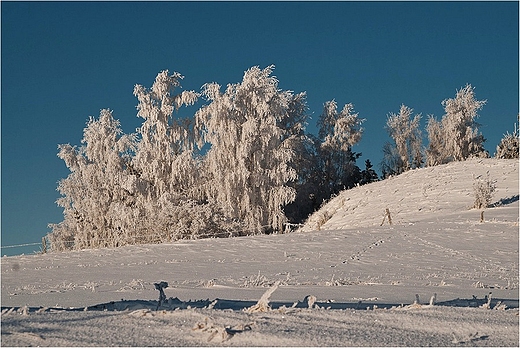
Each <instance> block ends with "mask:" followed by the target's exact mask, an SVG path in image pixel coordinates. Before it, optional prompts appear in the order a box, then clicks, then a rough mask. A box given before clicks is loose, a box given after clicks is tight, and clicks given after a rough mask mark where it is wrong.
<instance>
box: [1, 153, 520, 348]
mask: <svg viewBox="0 0 520 348" xmlns="http://www.w3.org/2000/svg"><path fill="white" fill-rule="evenodd" d="M488 172H489V176H490V178H491V179H495V180H497V192H496V193H495V196H494V201H496V202H497V204H495V207H493V208H488V209H486V210H485V213H484V218H485V221H484V222H480V211H478V210H475V209H469V207H471V206H472V205H473V200H474V198H473V188H472V185H473V181H474V178H475V177H477V176H479V175H486V173H488ZM386 208H388V209H389V210H390V212H391V216H392V220H393V224H392V225H389V224H388V221H385V222H384V224H383V225H382V226H380V225H381V222H382V221H383V212H384V211H385V209H386ZM518 209H519V202H518V161H516V160H495V159H486V160H471V161H467V162H461V163H451V164H448V165H444V166H439V167H433V168H424V169H419V170H414V171H410V172H407V173H404V174H402V175H400V176H397V177H394V178H391V179H388V180H385V181H382V182H377V183H373V184H370V185H366V186H362V187H358V188H355V189H352V190H349V191H345V192H342V193H341V194H340V195H338V196H337V197H336V198H335V199H333V200H331V201H330V202H329V203H328V204H326V205H325V206H324V207H323V208H322V210H320V211H319V212H317V213H316V214H314V215H313V216H312V217H310V218H309V221H308V222H307V224H306V225H305V226H304V227H303V228H302V229H301V230H300V231H298V232H294V233H290V234H285V235H269V236H267V235H262V236H253V237H241V238H231V239H206V240H194V241H179V242H176V243H171V244H162V245H140V246H130V247H124V248H119V249H101V250H82V251H74V252H67V253H56V254H53V253H50V254H45V255H22V256H16V257H3V258H2V259H1V266H2V294H1V296H2V297H1V300H2V309H3V311H2V337H1V338H2V345H141V346H142V345H170V346H171V345H220V344H223V345H267V346H270V345H271V346H272V345H285V346H290V345H293V346H294V345H311V346H315V345H336V346H337V345H340V346H341V345H356V346H358V345H394V346H395V345H439V346H445V345H461V344H462V345H465V344H470V345H486V346H489V345H495V346H511V345H518V318H519V317H518V297H519V296H518V288H519V286H518V272H519V269H518V256H519V255H518V250H519V248H518V241H519V239H518ZM161 280H162V281H167V282H168V283H169V287H168V288H166V289H165V294H166V297H167V298H168V300H167V301H166V302H164V303H163V304H162V305H161V306H160V308H159V309H160V310H159V311H156V309H157V306H158V301H157V300H158V294H159V292H158V291H157V290H156V289H155V287H154V283H156V282H158V281H161ZM276 282H278V284H279V287H278V288H277V289H276V291H274V293H273V294H272V295H271V297H270V301H271V306H272V309H273V311H270V312H267V313H245V312H243V311H242V309H244V308H247V307H250V306H252V305H254V304H255V303H256V302H257V301H258V300H259V299H260V297H261V296H262V294H263V293H264V292H265V291H266V290H267V289H268V287H270V286H273V285H274V284H275V283H276ZM490 292H491V293H492V295H491V296H489V295H488V294H489V293H490ZM416 294H417V295H418V296H419V303H420V304H423V305H424V304H428V303H429V301H430V298H431V297H432V296H434V294H436V299H435V305H434V306H433V307H429V306H423V307H422V308H418V307H419V306H412V307H407V306H406V305H409V304H412V303H413V302H414V300H415V299H416ZM308 295H312V296H315V297H316V304H317V305H318V306H319V307H321V308H322V309H317V308H312V309H309V308H307V307H308V300H304V298H305V297H306V296H308ZM486 296H489V297H487V298H486ZM216 299H217V300H216ZM215 300H216V302H215ZM488 300H489V307H491V308H497V309H498V308H509V309H508V310H505V311H503V310H489V309H485V308H478V307H486V304H487V303H488ZM293 303H297V305H296V308H291V306H292V305H293ZM403 305H404V306H403ZM24 306H27V307H24ZM283 306H285V309H284V307H283ZM374 306H376V307H377V308H380V309H376V310H374ZM13 307H14V309H13V310H12V311H11V310H10V309H11V308H13ZM41 307H44V308H41ZM70 307H73V309H69V308H70ZM204 307H205V308H204ZM208 307H213V309H209V308H208ZM392 307H393V309H390V308H392ZM188 308H189V309H188ZM324 308H330V309H328V310H327V309H324ZM367 308H369V309H370V310H366V309H367ZM381 308H388V309H381ZM511 308H512V309H511ZM65 309H67V310H65ZM84 309H85V310H86V311H84ZM174 309H182V310H178V311H175V310H174ZM100 310H105V311H100ZM38 311H39V313H37V312H38ZM17 312H20V313H22V314H19V313H17ZM24 313H25V314H26V315H24ZM206 318H207V319H206ZM194 326H195V330H193V329H192V328H193V327H194ZM226 326H230V327H229V328H228V330H227V331H226V329H225V327H226ZM137 327H139V330H136V328H137ZM233 330H234V331H233Z"/></svg>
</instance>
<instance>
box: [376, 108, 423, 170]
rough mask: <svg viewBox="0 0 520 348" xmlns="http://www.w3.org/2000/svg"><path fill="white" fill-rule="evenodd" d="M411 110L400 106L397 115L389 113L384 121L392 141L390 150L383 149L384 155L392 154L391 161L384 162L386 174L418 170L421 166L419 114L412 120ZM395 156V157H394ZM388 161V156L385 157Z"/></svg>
mask: <svg viewBox="0 0 520 348" xmlns="http://www.w3.org/2000/svg"><path fill="white" fill-rule="evenodd" d="M412 114H413V109H411V108H409V107H407V106H406V105H404V104H403V105H401V109H400V110H399V114H394V113H391V114H390V115H389V116H388V118H387V121H386V129H387V131H388V134H389V135H390V137H391V138H392V139H393V141H394V144H388V145H385V146H387V147H388V146H392V147H394V148H395V151H394V150H392V149H384V152H385V154H387V153H388V154H392V155H391V156H390V157H391V160H389V161H388V162H384V164H383V167H384V169H385V171H386V172H392V173H394V174H400V173H403V172H405V171H407V170H410V169H414V168H420V167H421V166H422V164H423V154H422V138H421V137H422V136H421V130H420V129H419V122H420V120H421V114H418V115H415V117H413V118H412ZM394 154H396V155H397V156H395V155H394ZM385 159H388V156H385Z"/></svg>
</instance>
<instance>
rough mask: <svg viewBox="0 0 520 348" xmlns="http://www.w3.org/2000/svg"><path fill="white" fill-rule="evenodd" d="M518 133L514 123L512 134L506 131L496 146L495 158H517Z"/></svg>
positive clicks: (519, 134)
mask: <svg viewBox="0 0 520 348" xmlns="http://www.w3.org/2000/svg"><path fill="white" fill-rule="evenodd" d="M519 136H520V133H519V131H518V129H517V128H516V125H515V131H514V132H513V134H509V132H507V133H506V134H504V137H503V138H502V140H500V143H499V144H498V146H497V152H496V158H501V159H514V158H518V143H519V140H520V138H519Z"/></svg>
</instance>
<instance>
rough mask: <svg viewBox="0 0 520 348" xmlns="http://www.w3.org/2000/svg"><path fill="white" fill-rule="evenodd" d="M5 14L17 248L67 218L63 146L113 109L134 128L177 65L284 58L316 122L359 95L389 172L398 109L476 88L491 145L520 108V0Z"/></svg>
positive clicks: (288, 84)
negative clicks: (142, 103)
mask: <svg viewBox="0 0 520 348" xmlns="http://www.w3.org/2000/svg"><path fill="white" fill-rule="evenodd" d="M1 21H2V22H1V26H2V27H1V29H2V31H1V35H2V40H1V49H2V51H1V53H2V55H1V64H2V74H1V79H2V85H1V88H2V95H1V97H2V99H1V100H2V101H1V102H2V109H1V121H2V123H1V139H2V141H1V142H2V144H1V145H2V158H1V160H2V167H1V175H2V177H1V178H2V191H1V194H2V200H1V203H2V210H1V212H2V216H1V219H2V225H1V227H2V231H1V237H2V245H4V246H5V245H12V244H19V243H30V242H39V241H41V237H42V236H44V235H45V234H46V233H48V232H49V229H48V228H47V224H48V223H57V222H60V221H61V220H62V211H61V209H60V208H59V207H57V206H56V204H55V201H56V199H57V198H58V197H59V194H58V192H57V191H56V187H57V181H58V180H59V179H61V178H64V177H66V176H67V175H68V170H67V168H66V167H65V165H64V163H63V161H61V160H60V159H59V158H58V157H57V156H56V154H57V146H58V144H64V143H70V144H73V145H79V144H80V140H81V138H82V132H83V128H84V126H85V123H86V121H87V119H88V117H89V116H96V117H97V116H98V115H99V111H100V110H101V109H103V108H110V109H112V110H113V111H114V116H115V117H116V118H117V119H119V120H120V121H121V123H122V127H123V129H124V131H125V132H127V133H130V132H133V131H134V130H135V128H136V127H138V126H139V119H138V118H137V117H136V110H135V106H136V104H137V101H136V99H135V98H134V96H133V95H132V91H133V86H134V85H135V84H137V83H139V84H143V85H145V86H147V87H149V86H151V84H152V82H153V80H154V79H155V76H156V75H157V73H158V72H159V71H161V70H164V69H169V70H170V71H178V72H180V73H181V74H183V75H184V76H185V79H184V81H183V87H184V89H195V90H199V89H200V87H201V86H202V85H203V84H204V83H206V82H213V81H214V82H218V83H219V84H221V85H223V86H225V85H226V84H228V83H235V82H239V81H240V80H241V78H242V75H243V72H244V71H245V70H246V69H248V68H249V67H251V66H255V65H259V66H260V67H261V68H264V67H266V66H267V65H270V64H275V65H276V69H275V75H276V76H277V77H278V79H279V81H280V83H279V87H280V88H282V89H289V90H293V91H295V92H300V91H306V92H307V95H308V104H309V107H310V113H311V114H312V117H313V122H315V121H316V118H317V117H318V115H319V114H320V112H321V110H322V106H323V103H324V102H325V101H328V100H331V99H336V101H337V102H338V104H339V108H342V107H343V105H344V104H345V103H353V104H354V108H355V111H357V112H359V115H360V117H362V118H365V119H366V122H365V124H364V127H365V134H364V138H363V140H362V141H361V143H359V144H358V145H356V146H355V147H354V151H356V152H362V153H363V157H362V158H361V159H360V161H359V163H358V164H359V166H360V167H363V162H364V160H365V159H367V158H368V159H370V160H371V161H372V163H374V164H375V165H376V169H377V170H378V171H379V168H378V167H377V164H378V163H379V162H380V161H381V158H382V152H381V149H382V147H383V144H384V143H385V142H386V141H388V140H389V138H388V136H387V134H386V132H385V130H384V125H385V120H386V117H387V115H388V113H390V112H394V113H397V112H398V111H399V107H400V105H401V104H403V103H404V104H405V105H407V106H409V107H411V108H413V109H414V110H415V112H416V113H422V115H423V116H424V117H423V124H424V123H425V121H426V116H427V115H428V114H434V115H435V116H437V117H439V118H440V117H441V116H442V114H443V111H444V110H443V108H442V105H441V101H442V100H444V99H446V98H453V97H454V96H455V93H456V90H457V89H460V88H461V87H463V86H464V85H465V84H466V83H470V84H472V85H473V86H474V87H475V88H476V96H477V99H487V100H488V103H487V105H486V106H485V107H484V108H483V109H482V110H481V112H480V118H479V122H480V123H481V124H482V125H483V127H482V128H481V130H482V133H483V134H484V136H485V137H486V138H487V142H486V149H487V150H489V151H490V152H491V154H493V153H494V152H495V148H496V145H497V144H498V142H499V140H500V139H501V137H502V135H503V134H504V133H505V132H506V131H509V132H512V130H513V127H514V123H515V122H516V116H517V114H518V111H519V102H518V93H519V91H518V87H519V86H518V53H519V45H518V2H495V1H492V2H328V3H323V2H283V3H281V2H227V3H220V2H154V3H141V2H5V1H2V2H1ZM194 112H195V109H194V108H191V109H189V108H186V109H184V110H183V111H182V112H181V113H180V114H181V115H183V116H190V115H193V114H194ZM309 130H310V131H311V132H314V131H315V130H314V128H313V125H312V123H311V125H310V127H309ZM35 249H38V247H30V248H26V249H23V248H21V249H2V254H8V255H10V254H13V253H21V252H25V253H30V252H32V251H33V250H35Z"/></svg>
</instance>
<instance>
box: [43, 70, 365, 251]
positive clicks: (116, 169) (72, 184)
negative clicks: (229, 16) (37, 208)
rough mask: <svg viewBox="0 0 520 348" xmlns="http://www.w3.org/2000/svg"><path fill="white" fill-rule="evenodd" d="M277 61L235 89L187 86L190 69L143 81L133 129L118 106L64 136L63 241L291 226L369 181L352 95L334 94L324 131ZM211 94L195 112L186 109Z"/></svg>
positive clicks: (95, 242) (151, 238)
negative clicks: (362, 176) (183, 84)
mask: <svg viewBox="0 0 520 348" xmlns="http://www.w3.org/2000/svg"><path fill="white" fill-rule="evenodd" d="M273 69H274V67H273V66H269V67H267V68H265V69H260V68H259V67H252V68H250V69H249V70H247V71H246V72H245V73H244V76H243V79H242V82H240V83H236V84H230V85H228V86H227V88H226V89H225V91H222V89H221V86H219V85H218V84H216V83H208V84H205V85H204V86H203V87H202V89H201V92H195V91H182V92H180V93H176V92H175V91H176V89H178V88H180V81H181V80H182V78H183V76H181V75H180V74H179V73H173V74H172V75H170V74H169V72H168V71H163V72H161V73H159V74H158V76H157V77H156V79H155V82H154V84H153V86H152V87H151V88H150V89H147V88H145V87H143V86H141V85H136V86H135V89H134V95H135V96H136V97H137V100H138V105H137V110H138V116H139V117H141V118H142V119H143V123H142V126H141V127H140V128H139V129H138V130H137V132H136V133H135V134H123V132H122V131H121V128H120V124H119V122H118V121H117V120H115V119H114V118H113V116H112V112H111V111H110V110H102V111H101V114H100V116H99V118H98V119H93V118H91V119H90V121H89V122H88V124H87V126H86V128H85V129H84V134H83V139H82V144H83V145H82V146H80V147H75V146H71V145H60V146H59V149H60V151H59V154H58V156H59V157H60V158H62V159H63V160H64V161H65V164H66V165H67V167H68V168H69V170H70V171H71V173H70V175H69V176H68V177H67V178H65V179H62V180H61V181H60V182H59V186H58V190H59V192H60V193H61V195H62V197H61V198H60V199H59V200H58V201H57V203H58V205H59V206H61V207H63V209H64V220H63V221H62V222H60V223H58V224H52V225H50V226H51V228H52V232H51V233H50V234H49V235H48V238H49V240H50V242H51V247H52V249H53V250H66V249H81V248H95V247H108V246H110V247H115V246H121V245H127V244H137V243H156V242H164V241H172V240H176V239H185V238H200V237H222V236H230V235H243V234H254V233H266V232H280V231H283V230H284V228H285V224H286V223H287V222H288V221H289V219H290V221H293V222H300V221H302V220H303V219H304V218H305V217H306V216H307V215H308V214H310V213H311V212H312V211H314V210H315V209H316V208H317V207H319V205H320V204H321V203H322V202H323V200H324V199H327V198H329V197H330V195H331V194H333V193H337V192H339V190H341V189H344V188H347V187H352V186H353V185H354V184H355V183H357V182H358V181H359V180H358V178H357V176H359V173H360V171H359V168H358V167H357V166H356V165H355V159H356V158H357V157H358V155H356V154H355V153H353V152H352V150H351V148H352V146H353V145H354V144H356V143H357V142H359V140H360V139H361V134H362V131H363V130H362V128H361V127H360V125H361V123H362V121H363V120H361V119H360V118H359V117H358V115H357V113H354V111H353V106H352V104H347V105H345V107H344V108H343V110H342V111H341V112H338V111H337V104H336V102H335V101H331V102H327V103H325V107H324V112H323V114H322V116H321V117H320V133H319V137H314V136H312V135H309V134H306V133H305V124H306V120H307V105H306V96H305V93H299V94H294V93H293V92H291V91H283V90H280V89H279V88H278V80H277V79H276V78H275V77H274V76H272V72H273ZM201 99H202V100H203V101H204V105H203V106H202V107H201V108H199V109H198V110H197V111H196V112H195V114H194V116H193V117H191V118H179V117H176V114H175V112H176V111H177V110H179V108H181V107H183V106H190V105H193V104H194V103H196V102H197V100H201Z"/></svg>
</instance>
